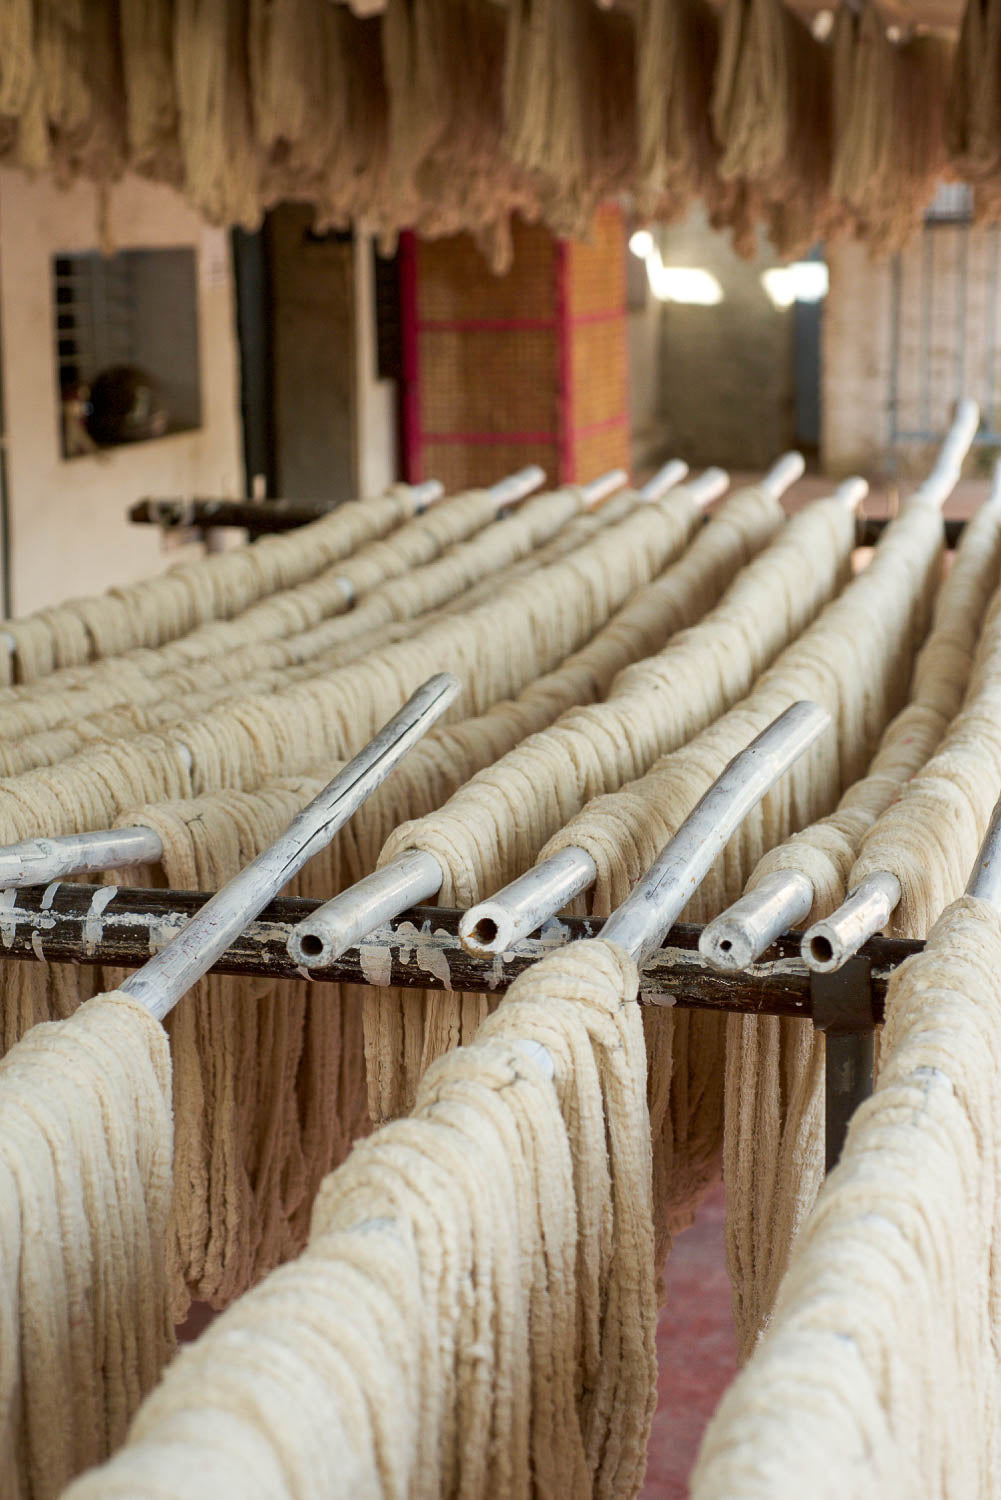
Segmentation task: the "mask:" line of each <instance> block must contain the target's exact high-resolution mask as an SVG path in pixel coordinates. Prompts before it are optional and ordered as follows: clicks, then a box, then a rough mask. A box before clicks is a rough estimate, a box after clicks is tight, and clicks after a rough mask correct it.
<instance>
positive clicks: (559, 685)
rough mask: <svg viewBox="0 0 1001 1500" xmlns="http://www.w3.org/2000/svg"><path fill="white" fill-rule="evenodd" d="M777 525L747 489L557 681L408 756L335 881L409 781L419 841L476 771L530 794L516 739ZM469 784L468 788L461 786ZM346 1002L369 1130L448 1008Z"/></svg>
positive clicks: (719, 579)
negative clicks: (354, 1018) (358, 1012)
mask: <svg viewBox="0 0 1001 1500" xmlns="http://www.w3.org/2000/svg"><path fill="white" fill-rule="evenodd" d="M781 524H782V511H781V505H780V504H779V502H777V501H776V500H774V498H773V497H771V496H769V495H767V494H766V493H765V492H764V491H754V490H751V491H745V492H743V493H741V494H737V495H735V496H733V497H732V498H731V499H730V500H728V501H727V502H726V503H725V504H724V505H723V506H721V507H720V509H719V510H718V511H717V512H716V513H715V514H714V516H713V518H712V520H711V521H710V523H709V525H708V526H707V527H706V528H705V529H704V530H703V532H702V533H700V535H699V536H698V537H697V538H696V540H695V541H694V542H693V543H692V545H691V546H690V547H689V549H688V551H687V552H686V554H685V555H684V557H683V558H682V559H681V560H680V562H677V563H675V564H674V565H673V566H672V567H670V568H668V569H667V570H666V571H665V572H664V573H663V574H662V575H661V576H660V577H659V578H657V579H655V580H654V582H653V583H651V584H648V585H647V586H646V587H645V588H643V589H640V590H638V591H637V593H636V594H634V595H633V597H632V598H631V599H630V600H629V601H628V603H627V604H625V605H624V606H623V608H622V609H621V610H620V611H619V612H618V614H617V615H615V616H614V617H613V618H612V619H611V620H610V621H609V623H608V624H607V625H606V626H605V627H604V628H603V629H602V630H601V631H599V632H598V634H597V635H595V637H594V638H593V640H592V641H591V642H590V643H589V644H588V645H587V646H585V647H584V648H583V649H582V650H580V651H578V652H577V653H575V654H574V655H573V656H570V657H568V658H567V660H566V661H565V662H563V663H562V665H561V666H560V667H558V668H557V669H556V670H555V671H553V672H551V673H549V674H547V675H546V676H543V677H541V678H539V679H538V680H537V681H535V682H530V683H529V684H528V685H527V686H526V687H525V688H524V689H523V691H522V692H521V694H520V695H519V697H518V699H517V700H516V701H515V702H509V703H498V704H495V705H494V706H493V707H492V708H491V709H490V710H489V711H488V712H487V713H486V714H485V715H482V716H480V717H479V718H474V719H471V720H467V721H466V722H465V723H464V724H461V725H458V726H455V727H454V728H451V727H450V728H448V729H444V730H443V729H437V730H434V731H432V733H431V734H430V735H429V736H428V738H427V740H425V741H424V743H423V744H421V745H419V746H417V747H416V749H415V750H414V751H412V752H411V754H410V755H409V756H408V757H407V762H406V765H405V766H404V767H403V768H402V769H401V772H400V773H398V774H397V775H396V776H394V777H393V778H392V779H391V780H390V781H389V782H388V783H387V784H386V785H385V786H384V787H382V788H380V790H379V792H377V793H376V794H375V796H374V797H373V798H371V799H370V800H369V802H368V803H367V804H366V806H365V808H364V809H363V810H362V813H361V815H360V816H359V817H356V818H354V819H353V820H352V822H351V824H350V825H349V826H348V827H347V828H346V829H345V830H344V833H343V834H342V836H341V838H342V847H350V848H351V851H352V853H351V859H350V868H349V869H345V871H344V872H343V876H344V877H345V878H346V883H350V881H351V880H355V879H358V878H360V877H361V876H363V875H366V874H368V873H369V871H370V870H371V869H372V868H373V866H374V865H375V863H376V861H377V859H378V856H379V852H380V850H381V849H382V847H383V845H384V843H385V841H386V840H387V839H390V838H391V837H392V836H394V830H396V829H398V828H401V827H403V826H404V824H406V823H407V821H408V820H410V819H413V818H414V816H415V810H416V807H417V799H416V798H415V797H413V796H412V794H411V793H410V792H409V788H410V784H411V778H413V783H414V785H417V784H420V783H424V784H425V786H426V787H427V780H428V779H429V778H433V782H432V786H433V789H432V788H431V787H427V791H426V795H425V797H424V810H425V811H426V812H427V813H431V814H432V816H431V817H430V818H428V819H427V820H426V821H425V823H423V824H422V825H420V829H419V830H418V831H419V832H420V833H423V829H424V828H426V827H432V828H433V827H436V826H437V824H438V821H439V818H438V815H437V814H434V812H433V810H434V809H436V808H437V809H440V810H441V813H442V815H443V816H445V817H447V816H448V815H449V813H451V812H454V813H456V818H455V821H454V828H458V826H459V818H458V813H459V812H461V813H462V814H463V821H464V820H465V819H467V818H468V819H472V818H473V817H474V816H475V813H476V810H477V809H478V808H485V807H488V806H489V805H490V802H491V800H492V799H491V797H490V795H489V790H488V791H487V792H486V793H485V794H481V793H480V790H479V784H480V780H481V778H480V777H479V776H478V775H477V774H476V773H478V772H482V773H483V774H482V780H483V782H484V785H485V786H487V787H489V785H490V783H491V782H492V775H491V772H492V770H493V769H494V768H495V767H497V766H500V767H501V768H502V769H504V768H506V767H507V766H511V767H513V768H514V770H515V772H516V776H517V784H522V785H524V786H525V787H527V786H528V785H530V784H531V781H532V767H531V765H529V767H528V770H527V772H526V774H525V777H524V780H523V781H522V779H521V776H520V774H518V771H519V766H520V755H519V754H518V752H517V750H516V747H519V746H520V744H521V742H522V741H524V740H525V737H526V736H529V735H531V736H532V737H533V740H534V737H535V736H537V735H538V734H539V733H540V732H541V731H543V730H544V729H545V728H546V726H547V725H549V724H551V723H552V722H553V721H554V720H555V719H556V718H557V717H558V715H560V714H561V713H565V712H567V711H568V710H569V709H571V708H573V707H575V706H579V705H580V704H583V703H588V702H596V701H599V700H600V699H601V698H603V697H604V696H605V694H606V693H607V691H608V689H609V687H610V686H611V683H612V682H613V680H614V678H615V677H616V675H617V674H618V673H619V671H621V670H622V669H623V668H624V667H625V666H626V664H627V663H628V662H630V661H634V660H637V659H640V658H642V657H643V656H644V655H646V654H648V653H649V652H650V651H655V650H658V649H659V648H661V647H662V646H663V645H664V644H665V642H666V641H667V640H668V639H669V638H670V637H671V636H672V635H673V634H674V632H675V631H676V630H680V629H683V628H684V627H685V626H686V625H688V624H690V623H691V622H692V621H694V620H696V619H698V618H700V617H701V615H702V614H704V613H705V611H706V609H708V608H709V607H710V606H711V605H712V603H713V601H714V600H715V599H716V598H718V596H719V594H720V593H721V592H722V591H723V589H724V588H725V587H726V585H727V584H728V582H729V581H730V580H731V579H732V577H733V575H734V574H735V573H736V572H737V570H738V569H739V568H740V567H741V566H742V565H743V564H744V563H746V562H747V561H748V559H749V558H751V557H753V556H754V555H756V554H757V553H758V552H760V551H761V549H762V548H763V547H765V546H766V545H767V543H768V541H769V540H770V538H772V537H773V536H774V534H775V532H776V531H777V529H778V528H779V526H780V525H781ZM525 742H526V744H531V743H532V741H525ZM501 757H504V760H503V761H502V760H501ZM488 768H489V769H488ZM470 778H472V779H471V780H470ZM467 781H468V782H469V785H468V787H463V783H464V782H467ZM546 785H548V783H546ZM460 788H462V790H461V791H460ZM467 793H468V794H470V799H469V801H468V802H467V800H466V797H467ZM449 797H452V798H453V801H452V802H451V803H449V805H448V808H447V809H446V808H444V807H443V804H444V803H445V801H446V799H447V798H449ZM411 826H412V825H411ZM474 833H475V830H474ZM501 834H503V839H504V842H503V845H501V844H500V843H499V842H497V843H495V842H494V835H493V833H492V832H491V834H490V835H489V837H488V838H487V839H484V840H483V842H482V843H481V844H480V845H479V848H480V849H481V850H482V851H483V858H484V860H487V859H489V858H490V857H491V856H492V857H493V858H494V859H495V860H497V859H499V860H503V861H504V862H505V864H510V865H512V866H513V865H516V864H517V861H518V859H519V857H520V855H522V854H523V856H524V859H525V861H526V863H527V862H528V861H529V860H530V859H531V858H532V857H533V855H534V852H535V850H536V848H537V847H538V838H539V835H538V833H537V832H534V834H533V832H532V831H530V830H529V829H528V828H526V827H524V826H522V825H519V824H517V823H516V822H512V824H511V825H506V824H505V823H504V822H503V821H502V820H498V833H497V837H498V839H499V838H500V835H501ZM446 837H447V843H445V844H443V845H440V846H438V845H436V846H435V847H434V852H435V854H436V856H438V857H440V858H441V860H442V863H443V868H446V862H447V873H448V878H449V882H450V887H449V889H450V891H451V892H452V895H451V899H453V900H457V901H466V902H467V904H468V900H471V899H474V898H471V897H470V898H467V897H465V896H464V895H461V894H459V892H461V891H463V890H467V889H471V890H481V889H482V888H483V887H484V886H485V884H486V882H485V879H484V878H483V876H482V875H481V874H480V873H479V872H478V870H477V869H476V866H475V864H474V863H473V860H474V857H475V849H476V847H477V846H476V845H475V843H474V842H473V841H472V837H471V838H470V840H469V841H466V842H464V843H463V845H462V846H461V847H460V846H459V845H458V844H457V842H456V841H455V839H454V837H449V836H448V835H447V836H446ZM512 838H513V839H514V841H515V843H516V846H517V847H515V848H514V849H512V848H511V847H510V845H511V843H512ZM408 842H409V840H408ZM522 846H524V847H523V848H522ZM456 855H458V858H459V859H462V860H464V864H463V865H461V866H460V865H459V864H458V863H457V860H456ZM349 994H350V997H351V1000H352V1002H353V1003H355V1004H357V1005H358V1006H359V1007H360V1008H363V1011H364V1017H365V1044H366V1057H367V1073H368V1084H369V1108H370V1111H371V1115H372V1118H373V1120H375V1121H377V1122H378V1121H382V1120H386V1119H391V1118H393V1117H394V1116H396V1115H399V1114H402V1113H405V1111H406V1109H407V1108H408V1107H409V1104H410V1103H411V1102H412V1100H413V1098H414V1093H415V1090H416V1086H417V1080H418V1079H419V1077H420V1073H421V1070H422V1067H423V1066H424V1065H425V1060H424V1046H425V1044H424V1026H425V1015H426V1013H428V1012H430V1011H435V1012H436V1011H437V1010H438V1009H439V1008H440V1007H442V1006H444V1008H445V1010H446V1011H449V1012H451V1010H452V1005H453V1002H451V1001H450V1000H449V999H448V997H442V996H440V995H437V996H436V995H433V994H431V993H428V994H427V995H422V994H421V993H420V992H416V991H414V990H379V991H378V992H377V993H373V992H372V991H371V990H361V989H359V990H351V991H349ZM461 1004H462V1016H463V1021H462V1025H463V1029H464V1031H467V1030H468V1029H469V1028H472V1027H475V1025H476V1024H478V1021H479V1019H481V1018H482V1015H483V1014H484V1011H485V1004H484V998H483V997H482V996H467V997H464V998H463V1000H462V1001H461Z"/></svg>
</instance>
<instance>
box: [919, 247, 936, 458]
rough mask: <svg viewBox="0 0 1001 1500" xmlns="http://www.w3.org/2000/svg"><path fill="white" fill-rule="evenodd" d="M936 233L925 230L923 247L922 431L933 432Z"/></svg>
mask: <svg viewBox="0 0 1001 1500" xmlns="http://www.w3.org/2000/svg"><path fill="white" fill-rule="evenodd" d="M934 236H935V231H934V230H933V229H929V228H928V225H927V224H926V225H925V228H924V239H923V242H922V246H921V431H922V432H923V433H930V432H931V430H932V425H931V424H932V414H931V339H932V307H933V301H934V295H935V291H934V286H935V239H934Z"/></svg>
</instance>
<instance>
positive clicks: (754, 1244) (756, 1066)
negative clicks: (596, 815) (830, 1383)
mask: <svg viewBox="0 0 1001 1500" xmlns="http://www.w3.org/2000/svg"><path fill="white" fill-rule="evenodd" d="M999 573H1001V506H998V505H996V504H988V505H984V506H982V507H981V509H980V510H979V511H978V512H977V514H976V516H975V517H974V518H973V519H972V520H971V521H970V522H968V524H967V526H966V527H965V528H964V531H963V537H962V540H961V542H960V546H959V548H958V551H957V553H956V558H955V562H954V564H953V567H952V569H951V571H950V573H949V575H948V577H947V578H946V580H945V582H944V584H943V585H942V587H941V589H940V591H939V594H938V598H937V600H936V603H935V611H934V617H933V622H932V629H931V631H930V633H929V636H928V639H927V641H926V642H925V645H924V646H923V647H922V649H921V652H920V653H919V655H918V658H917V662H916V664H915V667H914V675H913V678H912V682H911V691H910V696H909V700H908V703H907V706H906V707H905V708H903V709H902V710H901V711H900V713H899V714H897V716H896V717H895V718H894V719H893V720H892V721H891V723H890V724H889V725H888V726H887V729H886V731H885V733H884V734H883V737H882V739H881V740H880V745H879V749H878V750H877V752H876V755H875V758H874V759H873V762H872V764H871V766H870V768H869V772H868V774H867V775H866V776H865V777H864V778H863V779H862V780H861V781H858V782H854V783H853V784H852V785H851V786H850V787H849V788H848V790H847V791H846V792H845V794H844V796H843V797H842V799H841V801H840V803H839V804H838V808H837V811H835V812H834V813H832V814H831V815H830V816H829V817H827V818H824V819H822V820H821V821H820V822H819V823H815V824H813V825H812V826H811V827H809V828H806V829H804V830H803V831H802V832H801V833H797V834H794V835H793V837H792V838H791V839H790V840H789V841H788V842H787V843H785V844H779V845H778V846H777V847H776V848H774V849H772V850H771V851H769V853H767V854H766V855H765V856H764V858H763V859H762V860H761V861H760V862H759V863H758V864H757V866H756V867H755V869H754V871H753V872H752V874H751V877H750V879H749V880H748V882H747V889H748V890H753V889H754V888H755V887H756V886H757V885H760V883H761V881H762V880H764V879H765V878H766V877H767V876H768V875H770V874H773V873H774V872H776V871H778V870H799V871H802V873H803V874H805V875H807V876H808V877H809V879H810V881H811V883H812V885H813V888H814V904H813V907H812V909H811V911H810V913H809V915H808V917H807V920H806V922H805V923H804V924H803V925H804V926H807V925H809V924H810V923H811V922H815V921H819V919H820V918H821V917H825V916H827V915H829V914H830V912H832V911H833V910H834V909H835V908H836V907H837V906H839V905H840V904H841V902H842V901H843V900H844V899H845V897H846V895H847V894H848V886H847V880H848V875H849V872H850V870H851V867H852V864H853V863H854V860H855V857H856V855H857V852H858V847H859V844H860V843H861V841H862V838H863V836H864V834H865V833H866V831H867V830H868V829H869V828H871V827H872V825H873V824H874V823H875V821H876V819H877V818H878V817H879V816H880V814H881V813H882V812H883V811H884V810H885V809H886V808H887V807H888V806H889V805H890V804H891V803H892V802H893V800H894V799H895V798H896V797H897V796H899V795H900V792H901V787H902V786H903V787H906V782H907V781H908V780H909V778H910V777H912V776H914V775H916V774H917V773H919V772H920V771H921V769H922V767H923V766H924V764H925V762H926V761H927V760H928V758H929V756H930V755H932V754H933V753H934V750H935V748H936V746H937V744H938V743H939V741H940V740H941V738H942V736H943V734H944V733H945V732H946V730H947V728H948V726H949V723H950V721H951V719H952V718H953V716H954V715H955V713H956V712H957V710H958V708H959V705H960V701H961V699H962V696H963V692H964V689H965V687H966V683H967V680H968V678H969V675H970V668H971V664H972V661H973V652H974V648H975V645H976V640H977V634H978V631H979V628H980V624H981V621H982V619H983V615H984V611H985V609H986V607H987V604H988V601H989V599H990V596H991V594H992V593H993V591H994V590H995V589H996V587H997V585H998V582H999ZM823 1073H824V1041H823V1037H822V1035H821V1034H820V1033H819V1032H815V1031H814V1029H813V1027H812V1026H811V1025H810V1024H809V1022H802V1023H801V1022H798V1021H791V1020H788V1019H779V1018H777V1017H766V1016H759V1017H754V1018H751V1017H744V1016H731V1017H730V1018H729V1020H728V1021H727V1046H726V1082H725V1090H724V1098H725V1124H724V1152H723V1176H724V1181H725V1182H726V1184H727V1249H728V1261H729V1269H730V1280H731V1285H732V1286H733V1290H734V1317H735V1320H736V1324H737V1330H738V1339H739V1342H740V1347H741V1351H742V1354H743V1355H744V1356H745V1357H746V1355H747V1354H749V1353H750V1350H751V1349H752V1347H753V1345H754V1342H755V1340H756V1338H757V1336H758V1333H759V1331H760V1329H761V1327H762V1324H763V1322H764V1321H765V1319H766V1318H767V1315H768V1312H769V1310H770V1309H771V1306H772V1304H773V1302H774V1299H775V1292H776V1290H777V1288H778V1285H779V1282H780V1280H781V1277H782V1274H783V1271H784V1269H785V1264H786V1260H787V1258H788V1252H789V1248H790V1246H791V1244H792V1241H793V1239H794V1238H795V1235H796V1233H797V1231H798V1227H799V1225H800V1223H801V1222H802V1220H803V1218H804V1216H805V1214H806V1213H807V1212H808V1211H809V1209H810V1206H811V1205H812V1203H813V1201H814V1199H815V1198H816V1194H817V1192H818V1190H819V1188H820V1184H821V1182H822V1180H823V1171H824V1165H823V1161H824V1150H823V1112H824V1104H823Z"/></svg>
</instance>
